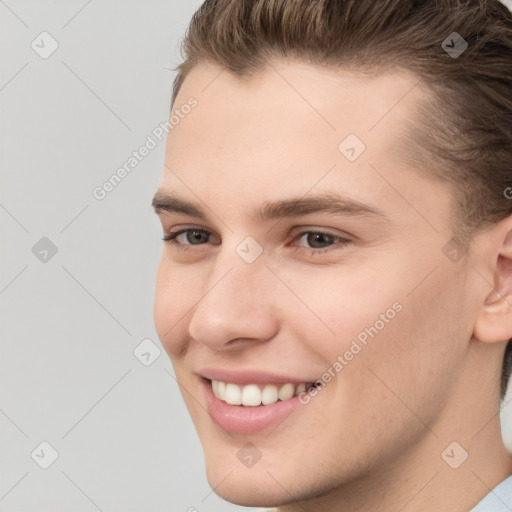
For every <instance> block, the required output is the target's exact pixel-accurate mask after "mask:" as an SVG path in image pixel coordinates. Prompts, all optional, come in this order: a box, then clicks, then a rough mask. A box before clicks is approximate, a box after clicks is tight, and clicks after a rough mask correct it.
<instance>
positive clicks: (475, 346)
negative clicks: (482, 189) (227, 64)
mask: <svg viewBox="0 0 512 512" xmlns="http://www.w3.org/2000/svg"><path fill="white" fill-rule="evenodd" d="M220 71H221V70H220V69H219V68H217V67H215V66H213V65H210V64H206V63H203V64H200V65H197V66H196V67H195V68H194V69H193V70H192V71H191V73H190V74H189V75H188V76H187V78H186V80H185V82H184V84H183V86H182V89H181V90H180V92H179V94H178V97H177V99H176V102H175V107H176V108H178V107H179V106H180V105H182V104H184V103H185V102H186V101H187V99H188V98H189V97H191V96H194V97H195V98H196V99H197V100H198V105H197V107H196V108H195V109H194V110H193V111H192V112H191V113H190V114H189V115H188V116H187V117H185V118H184V119H183V120H181V122H180V123H179V125H177V126H176V127H175V128H174V129H173V130H172V131H171V132H170V133H169V137H168V143H167V150H166V160H165V164H166V166H165V168H164V173H163V179H162V183H161V185H160V191H161V192H162V193H166V194H168V193H172V194H174V195H176V196H179V197H180V198H183V199H185V200H188V201H192V202H194V203H197V204H198V205H199V206H200V207H201V208H202V209H204V210H205V211H206V214H207V218H206V219H204V220H201V219H197V218H194V217H191V216H188V215H184V214H181V213H170V212H165V211H163V212H160V213H159V217H160V220H161V223H162V227H163V231H164V234H166V233H169V232H170V231H177V230H179V229H180V228H181V229H183V228H187V227H188V228H196V229H204V230H206V231H208V232H210V233H211V236H208V235H206V236H205V238H206V240H204V241H203V243H202V244H191V243H190V241H187V239H186V236H181V237H180V238H179V240H181V243H182V245H180V246H176V245H172V244H171V243H166V244H164V247H163V253H162V259H161V263H160V267H159V272H158V277H157V286H156V295H155V324H156V328H157V331H158V333H159V336H160V339H161V341H162V344H163V346H164V347H165V349H166V351H167V353H168V355H169V356H170V358H171V360H172V363H173V366H174V369H175V372H176V377H177V379H178V381H179V383H180V387H181V390H182V393H183V398H184V400H185V402H186V405H187V407H188V410H189V412H190V415H191V417H192V420H193V421H194V424H195V426H196V428H197V431H198V434H199V438H200V440H201V443H202V446H203V449H204V453H205V460H206V470H207V477H208V481H209V483H210V485H211V486H212V488H215V492H216V493H217V494H219V495H220V496H221V497H223V498H224V499H226V500H229V501H232V502H234V503H238V504H241V505H245V506H279V507H280V508H279V510H280V511H281V512H291V511H299V510H301V511H303V510H308V511H309V510H315V511H317V512H318V511H319V512H322V511H332V510H350V511H357V510H362V511H365V512H372V511H377V510H378V511H379V512H387V511H389V512H391V511H394V512H396V510H401V511H415V512H422V511H425V512H426V511H429V512H430V511H432V510H437V511H440V512H442V511H450V512H453V511H460V512H463V511H467V510H469V509H471V508H472V507H474V506H475V505H476V504H477V503H478V501H480V499H482V498H483V497H484V496H485V495H486V494H487V493H488V492H489V491H490V489H491V488H493V487H494V486H496V485H497V484H498V483H499V482H501V481H502V480H504V479H505V478H506V477H507V476H508V475H509V474H510V473H511V472H512V460H511V458H510V455H508V454H507V453H506V451H505V448H504V447H503V444H502V440H501V434H500V426H499V418H498V416H497V411H498V399H499V395H498V387H499V373H500V368H501V363H502V358H503V353H504V349H505V341H504V340H506V339H507V338H508V335H509V333H510V332H512V319H511V317H512V315H510V306H509V303H512V299H511V294H512V264H511V260H512V234H511V230H512V219H510V218H509V219H505V220H504V221H502V222H500V223H497V224H495V225H493V226H492V227H490V228H488V229H487V230H486V231H485V232H482V233H481V234H480V235H479V236H477V237H476V238H475V240H474V241H473V242H472V244H471V246H470V250H469V251H468V252H467V253H465V255H464V256H463V257H462V258H461V259H460V260H459V261H457V262H453V261H451V260H450V259H449V258H447V256H445V254H444V253H443V250H442V249H443V247H444V246H445V245H446V244H447V242H448V241H449V240H450V239H451V237H452V235H453V233H452V230H453V225H452V224H453V223H452V218H453V211H452V190H451V189H450V188H449V186H448V185H447V184H446V183H444V182H442V181H439V180H437V179H434V178H432V177H429V176H428V174H427V173H425V172H423V171H422V170H420V169H414V168H413V167H412V166H411V164H408V163H407V161H406V160H405V159H403V158H400V153H399V152H398V150H397V147H398V141H400V140H401V139H400V138H401V137H402V135H403V133H404V130H406V129H407V126H408V123H409V121H410V120H411V119H412V115H413V114H412V112H413V109H414V106H415V104H416V102H417V101H419V100H420V99H421V98H422V96H423V95H424V94H426V92H425V91H424V90H422V89H421V87H420V86H416V87H414V85H415V84H416V83H417V82H418V79H417V77H415V76H412V75H410V74H408V73H407V72H404V71H399V70H388V72H386V73H385V74H384V73H382V74H376V75H371V76H370V75H361V74H357V73H354V72H350V71H347V70H342V69H338V70H325V69H319V68H317V67H313V66H311V65H309V64H303V63H299V62H285V61H279V60H276V61H274V62H273V63H272V65H271V66H268V67H267V68H265V69H264V70H262V71H261V72H259V73H258V74H257V75H255V76H253V77H252V78H250V79H245V80H241V79H239V78H236V77H235V76H233V75H231V74H230V73H228V72H227V71H223V72H222V73H220V74H219V72H220ZM406 93H407V94H406ZM349 133H354V134H356V135H357V136H358V137H359V138H360V139H361V140H362V141H363V142H364V144H365V146H366V150H365V151H364V152H363V153H362V154H361V155H360V156H359V157H358V158H357V159H356V160H355V161H354V162H350V161H349V160H347V159H346V158H345V157H344V156H343V155H342V154H341V152H340V151H339V150H338V145H339V144H340V142H341V141H342V140H343V139H344V138H345V137H346V136H347V135H348V134H349ZM332 191H336V192H338V193H343V194H344V195H345V196H346V197H349V198H351V199H353V200H357V201H359V202H361V203H364V204H366V205H369V206H371V207H373V208H378V209H379V210H381V211H382V212H383V213H384V216H369V215H333V214H330V213H325V212H322V213H314V214H310V215H303V216H300V217H295V218H284V219H280V220H279V221H275V220H274V221H270V222H264V221H262V220H259V219H258V218H257V217H256V218H254V217H253V216H252V212H253V211H255V210H256V209H259V208H261V207H262V206H263V205H264V204H265V203H266V202H267V201H273V200H281V199H287V198H291V197H302V196H305V195H306V194H307V197H309V196H313V195H316V194H320V193H323V192H332ZM308 230H309V231H311V230H316V231H323V232H327V233H329V234H331V235H335V236H339V237H341V238H345V239H348V242H346V243H342V242H339V240H338V239H329V238H327V240H329V241H330V245H329V242H328V243H325V244H324V245H325V249H323V251H324V252H318V251H320V250H322V249H318V248H317V247H318V246H313V247H312V245H311V239H310V238H308V236H307V235H306V236H302V235H301V234H302V233H304V232H307V231H308ZM247 236H252V237H253V238H254V239H256V240H257V242H258V243H259V244H260V245H261V247H262V248H263V254H262V255H261V256H260V257H259V258H257V259H256V260H255V261H254V262H253V263H250V264H248V263H246V262H245V261H243V260H242V259H241V257H240V256H239V255H238V254H237V252H236V247H237V246H238V244H240V243H241V242H242V240H244V239H245V238H246V237H247ZM333 240H334V241H333ZM324 241H325V239H324ZM187 243H188V245H186V244H187ZM308 243H309V245H308ZM313 243H314V240H313ZM183 248H185V249H188V251H187V250H184V249H183ZM308 249H309V250H310V251H311V252H314V251H317V254H310V253H307V252H306V251H307V250H308ZM285 284H286V286H285ZM397 301H398V302H399V303H400V304H401V305H402V306H403V309H402V310H401V311H400V312H399V313H397V314H396V316H395V317H394V318H393V319H392V320H391V321H389V323H386V325H385V327H384V328H383V329H382V330H381V331H380V332H379V334H378V335H377V336H376V337H375V338H373V339H371V340H370V341H369V342H368V345H367V346H366V347H364V349H363V350H361V352H360V353H358V354H357V356H356V357H354V358H353V359H352V360H351V361H350V362H349V364H348V365H347V366H346V367H345V368H343V370H342V371H341V372H340V373H339V374H337V375H336V377H335V378H333V379H332V380H331V382H330V383H328V384H327V385H326V386H325V387H324V388H323V389H322V391H321V392H320V393H318V395H317V396H316V397H314V398H312V399H311V401H310V403H309V404H308V405H304V406H301V407H300V408H299V409H297V410H296V411H294V412H293V413H292V414H291V415H289V416H288V417H287V418H286V419H285V420H284V421H283V422H282V423H281V424H280V425H278V426H277V427H276V428H274V429H273V430H269V431H264V432H262V433H258V434H252V435H237V434H231V433H227V432H226V431H224V430H222V429H221V428H220V427H218V426H217V425H216V424H215V423H214V422H213V421H212V419H211V418H210V416H209V415H208V413H207V412H206V411H205V407H206V404H205V399H204V396H203V393H202V390H201V388H200V378H199V377H198V375H197V373H196V372H197V371H198V370H199V369H200V368H203V367H205V366H208V367H222V368H226V367H229V368H250V369H259V370H263V371H273V372H276V373H278V374H284V375H291V376H294V377H297V378H302V377H303V378H304V381H314V380H315V379H317V378H320V377H321V375H322V374H323V373H324V372H325V371H326V370H327V369H328V368H329V367H332V365H333V363H334V362H335V361H336V360H337V357H338V355H340V354H344V352H345V351H346V350H347V349H348V348H349V347H350V344H351V342H352V340H353V339H354V338H355V337H356V336H357V334H358V333H360V332H361V331H363V330H364V328H365V327H368V326H370V325H373V324H374V323H375V322H376V320H378V319H379V315H380V314H381V313H384V312H385V311H386V310H387V309H388V308H390V307H391V306H392V304H393V303H395V302H397ZM454 441H456V442H457V443H459V445H460V446H461V447H463V449H464V450H465V451H467V453H468V454H469V457H468V459H467V460H466V461H465V462H464V463H462V465H460V466H459V467H458V468H457V469H452V467H450V466H449V465H448V464H447V463H446V462H445V461H444V460H443V458H442V457H441V453H442V452H443V450H445V448H446V447H447V446H448V445H450V443H452V442H454ZM247 442H251V443H253V444H254V445H255V446H256V447H257V448H258V449H259V450H260V452H261V453H262V458H261V460H260V461H259V462H258V463H257V464H256V465H254V466H253V467H251V468H247V467H245V466H244V465H243V464H241V463H240V461H239V460H238V458H237V452H238V450H240V448H241V447H243V446H244V445H245V444H246V443H247ZM461 453H462V452H461V451H460V449H458V448H457V449H456V451H455V452H454V456H455V457H460V456H461Z"/></svg>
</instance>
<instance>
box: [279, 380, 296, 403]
mask: <svg viewBox="0 0 512 512" xmlns="http://www.w3.org/2000/svg"><path fill="white" fill-rule="evenodd" d="M294 393H295V386H294V385H293V384H284V385H283V386H281V389H280V390H279V394H278V395H277V396H278V397H279V400H288V399H289V398H291V397H292V396H293V395H294Z"/></svg>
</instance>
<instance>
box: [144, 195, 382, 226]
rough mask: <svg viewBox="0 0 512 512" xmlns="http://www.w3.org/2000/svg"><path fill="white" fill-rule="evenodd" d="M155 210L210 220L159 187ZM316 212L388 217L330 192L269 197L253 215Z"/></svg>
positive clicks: (277, 216)
mask: <svg viewBox="0 0 512 512" xmlns="http://www.w3.org/2000/svg"><path fill="white" fill-rule="evenodd" d="M151 204H152V206H153V208H154V210H155V213H157V214H158V213H160V212H163V211H165V212H169V213H182V214H184V215H187V216H189V217H195V218H197V219H202V220H206V214H205V212H204V210H202V209H201V207H200V206H199V205H198V204H195V203H192V202H190V201H186V200H184V199H181V198H179V197H178V196H175V195H172V194H168V193H166V192H163V191H161V190H158V191H157V193H156V194H155V197H154V198H153V201H152V203H151ZM313 213H330V214H334V215H345V216H366V217H368V216H372V217H382V218H384V219H387V216H386V214H385V213H384V212H383V211H382V210H380V209H379V208H376V207H374V206H370V205H367V204H364V203H361V202H360V201H357V200H355V199H352V198H349V197H346V196H343V195H340V194H338V193H335V192H328V193H324V194H320V195H316V196H309V197H298V198H290V199H283V200H277V201H267V202H265V203H264V204H263V206H262V208H261V209H260V210H258V211H256V212H255V213H254V214H253V215H252V218H253V219H259V220H260V221H263V222H269V221H272V220H278V219H282V218H289V217H300V216H304V215H310V214H313Z"/></svg>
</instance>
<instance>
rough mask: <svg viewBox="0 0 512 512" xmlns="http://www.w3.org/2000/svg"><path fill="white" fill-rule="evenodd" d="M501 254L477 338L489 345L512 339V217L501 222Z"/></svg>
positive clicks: (478, 323) (497, 259)
mask: <svg viewBox="0 0 512 512" xmlns="http://www.w3.org/2000/svg"><path fill="white" fill-rule="evenodd" d="M498 226H499V228H498V229H497V230H496V233H497V235H498V237H499V242H501V243H499V244H498V247H499V251H498V253H497V254H496V251H495V252H494V255H492V257H493V261H494V265H493V275H492V276H491V280H490V281H489V284H490V285H492V289H491V290H490V291H489V293H488V294H487V296H486V297H485V300H484V303H483V304H482V310H481V312H480V315H479V317H478V319H477V322H476V325H475V330H474V336H475V338H476V339H478V340H480V341H482V342H485V343H496V342H502V341H506V340H508V339H510V338H512V216H511V217H508V218H507V219H505V220H503V221H502V222H501V223H499V225H498Z"/></svg>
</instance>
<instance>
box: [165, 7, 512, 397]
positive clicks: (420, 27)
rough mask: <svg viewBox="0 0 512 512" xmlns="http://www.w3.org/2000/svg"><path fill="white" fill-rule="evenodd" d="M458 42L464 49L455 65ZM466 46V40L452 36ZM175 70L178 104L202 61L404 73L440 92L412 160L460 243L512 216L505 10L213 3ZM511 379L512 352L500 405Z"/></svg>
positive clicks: (511, 23) (510, 50)
mask: <svg viewBox="0 0 512 512" xmlns="http://www.w3.org/2000/svg"><path fill="white" fill-rule="evenodd" d="M454 32H457V34H458V35H459V36H461V37H462V38H463V39H464V41H465V42H466V43H467V45H468V47H467V49H465V51H463V53H462V54H460V55H459V56H456V57H454V56H453V55H449V53H448V52H447V51H445V50H444V49H443V47H442V43H443V41H445V40H446V39H447V38H448V41H449V43H448V44H449V45H453V40H450V39H449V36H450V37H453V33H454ZM456 37H458V36H456ZM182 54H183V56H184V59H185V60H184V61H183V62H182V63H181V64H180V65H179V66H177V67H176V70H177V71H178V74H177V76H176V79H175V81H174V84H173V95H172V103H174V100H175V99H176V96H177V94H178V91H179V90H180V87H181V85H182V83H183V81H184V79H185V77H186V76H187V74H188V73H189V71H190V70H191V69H192V68H193V67H194V66H195V65H196V64H198V63H199V62H209V63H213V64H216V65H218V66H220V67H222V68H224V69H227V70H228V71H230V72H231V73H233V74H234V75H236V76H239V77H248V76H249V77H250V76H251V75H253V74H254V73H256V72H258V71H259V70H262V69H263V68H264V67H265V66H266V65H267V64H268V63H269V62H270V60H271V59H272V58H274V57H285V58H286V57H289V58H293V59H297V60H300V61H303V62H308V63H311V64H314V65H318V66H328V67H331V68H332V67H334V68H336V67H338V68H346V69H353V70H358V71H369V72H371V71H377V70H385V69H386V68H391V67H395V68H402V69H406V70H408V71H410V72H413V73H415V74H416V75H417V76H418V77H419V78H420V79H421V81H422V82H423V84H424V85H425V86H426V87H427V89H428V90H429V91H430V92H431V93H432V94H429V95H428V99H427V100H426V101H425V102H424V103H423V104H422V105H419V106H418V112H417V114H418V115H417V116H416V117H417V119H416V123H415V124H414V129H412V130H410V132H409V135H408V136H407V137H406V138H405V144H406V145H407V152H408V154H409V155H410V156H411V157H413V158H415V159H416V160H417V161H419V162H420V163H421V164H422V166H423V167H426V168H429V169H430V171H431V172H433V173H434V174H436V175H437V176H439V177H441V178H443V179H445V180H447V181H448V182H450V183H451V184H452V186H453V190H454V192H455V204H456V206H457V208H456V209H455V211H456V215H455V223H454V224H455V225H454V232H455V234H454V238H455V239H456V240H458V242H460V243H462V244H464V245H465V244H467V243H468V241H469V240H470V239H471V237H472V235H474V234H475V233H476V232H477V231H479V230H480V229H482V228H484V227H485V226H489V225H490V224H492V223H494V222H498V221H499V220H501V219H504V218H505V217H507V216H509V215H511V214H512V200H511V199H509V197H512V196H511V195H510V194H507V193H506V191H510V192H512V14H511V13H510V11H509V10H508V9H507V8H506V7H505V6H504V5H503V4H501V3H500V1H499V0H436V1H435V2H434V1H432V0H379V1H373V0H206V1H205V2H204V3H203V4H202V5H201V7H200V8H199V9H198V10H197V12H196V13H195V14H194V16H193V18H192V20H191V23H190V26H189V28H188V30H187V34H186V36H185V39H184V41H183V43H182ZM511 368H512V339H511V340H509V343H508V344H507V348H506V351H505V357H504V361H503V368H502V375H501V397H502V398H503V397H504V395H505V392H506V388H507V384H508V380H509V377H510V374H511Z"/></svg>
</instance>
